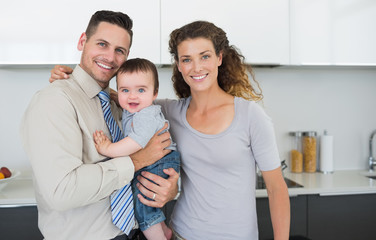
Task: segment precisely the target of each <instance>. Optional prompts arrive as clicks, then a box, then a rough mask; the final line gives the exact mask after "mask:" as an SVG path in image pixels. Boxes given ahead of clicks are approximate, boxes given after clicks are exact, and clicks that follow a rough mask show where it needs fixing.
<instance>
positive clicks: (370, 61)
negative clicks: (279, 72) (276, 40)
mask: <svg viewBox="0 0 376 240" xmlns="http://www.w3.org/2000/svg"><path fill="white" fill-rule="evenodd" d="M290 6H291V9H290V15H291V21H290V22H291V26H290V30H291V36H290V38H291V64H293V65H355V66H356V65H376V45H375V42H376V31H375V29H376V2H375V1H373V0H362V1H358V0H346V1H343V0H315V1H310V0H291V5H290Z"/></svg>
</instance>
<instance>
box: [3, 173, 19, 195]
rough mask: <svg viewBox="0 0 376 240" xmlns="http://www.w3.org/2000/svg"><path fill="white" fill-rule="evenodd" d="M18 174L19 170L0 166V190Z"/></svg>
mask: <svg viewBox="0 0 376 240" xmlns="http://www.w3.org/2000/svg"><path fill="white" fill-rule="evenodd" d="M19 175H20V172H19V171H15V170H11V169H9V168H7V167H1V168H0V191H1V190H2V189H3V188H4V187H5V186H6V185H7V184H8V183H9V182H10V181H12V180H14V179H15V178H16V177H18V176H19Z"/></svg>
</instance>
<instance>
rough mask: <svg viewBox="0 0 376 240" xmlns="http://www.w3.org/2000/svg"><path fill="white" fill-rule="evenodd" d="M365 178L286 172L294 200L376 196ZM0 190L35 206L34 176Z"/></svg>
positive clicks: (0, 195) (9, 200) (356, 173)
mask: <svg viewBox="0 0 376 240" xmlns="http://www.w3.org/2000/svg"><path fill="white" fill-rule="evenodd" d="M365 175H372V176H376V172H372V173H369V172H367V171H364V170H363V171H362V170H346V171H335V172H333V173H328V174H324V173H320V172H317V173H291V172H284V176H285V178H288V179H290V180H293V181H295V182H297V183H299V184H301V185H303V187H301V188H289V195H290V196H291V197H294V196H298V195H310V194H319V195H321V196H330V195H352V194H372V193H376V180H373V179H371V178H368V177H366V176H365ZM0 184H1V183H0ZM0 187H1V188H2V189H1V190H0V207H12V206H30V205H31V206H32V205H36V201H35V195H34V190H33V181H32V177H31V173H28V172H24V173H21V175H20V176H18V177H17V178H15V179H13V180H12V181H10V182H8V183H7V185H6V186H0ZM256 197H258V198H263V197H267V193H266V190H265V189H258V190H256Z"/></svg>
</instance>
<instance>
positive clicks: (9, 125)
mask: <svg viewBox="0 0 376 240" xmlns="http://www.w3.org/2000/svg"><path fill="white" fill-rule="evenodd" d="M49 71H50V69H48V68H40V69H31V68H30V69H21V68H1V69H0V82H1V89H2V97H1V101H0V109H2V111H3V112H2V113H1V115H0V165H1V166H8V167H10V168H14V169H20V170H21V171H25V170H30V164H29V162H28V160H27V157H26V155H25V153H24V151H23V149H22V146H21V143H20V138H19V125H20V121H21V117H22V115H23V112H24V110H25V109H26V107H27V104H28V102H29V101H30V99H31V97H32V95H33V94H34V93H35V92H36V91H37V90H38V89H41V88H43V87H44V86H46V85H48V78H49V74H50V73H49ZM159 73H160V84H161V86H160V93H159V97H160V98H166V97H167V98H174V97H175V95H174V92H173V90H172V87H171V84H170V76H171V69H166V68H163V69H159ZM255 73H256V78H257V80H258V81H259V82H260V84H261V87H262V89H263V93H264V96H265V99H264V107H265V110H266V112H267V113H268V114H269V115H270V116H271V117H272V118H273V121H274V124H275V131H276V136H277V143H278V146H279V150H280V155H281V159H288V151H289V149H290V147H291V146H290V144H291V139H290V137H289V136H288V135H287V133H288V132H289V131H296V130H311V131H317V132H318V133H319V134H322V132H323V130H324V129H327V130H328V131H329V133H331V134H333V135H334V139H335V143H334V155H335V156H334V158H335V165H334V168H335V170H343V169H364V168H365V167H366V159H367V156H368V138H369V134H370V133H371V131H372V130H373V129H376V68H329V67H326V68H324V67H322V68H320V67H315V68H298V67H295V68H293V67H281V68H256V69H255ZM375 155H376V153H375Z"/></svg>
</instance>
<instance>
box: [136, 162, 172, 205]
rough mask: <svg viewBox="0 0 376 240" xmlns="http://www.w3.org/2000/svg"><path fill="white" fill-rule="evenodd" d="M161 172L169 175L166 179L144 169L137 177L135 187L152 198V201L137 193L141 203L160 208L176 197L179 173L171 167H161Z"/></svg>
mask: <svg viewBox="0 0 376 240" xmlns="http://www.w3.org/2000/svg"><path fill="white" fill-rule="evenodd" d="M163 172H164V173H166V174H167V175H169V178H168V179H164V178H163V177H160V176H158V175H155V174H153V173H149V172H145V171H144V172H142V173H141V175H140V176H138V177H137V180H138V181H139V183H137V187H138V189H140V191H141V193H142V194H144V195H145V196H147V197H148V198H150V199H154V201H152V200H147V199H146V198H144V197H143V196H142V195H141V194H138V195H137V197H138V199H139V200H140V201H141V202H142V203H143V204H145V205H147V206H150V207H156V208H161V207H163V206H164V205H165V204H166V203H168V202H169V201H171V200H173V199H174V198H175V197H176V195H177V193H178V179H179V174H178V173H177V172H176V171H175V170H174V169H173V168H168V169H163ZM148 179H149V180H148ZM150 180H151V181H153V182H155V183H153V182H151V181H150ZM140 183H141V184H140ZM154 194H155V195H154Z"/></svg>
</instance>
